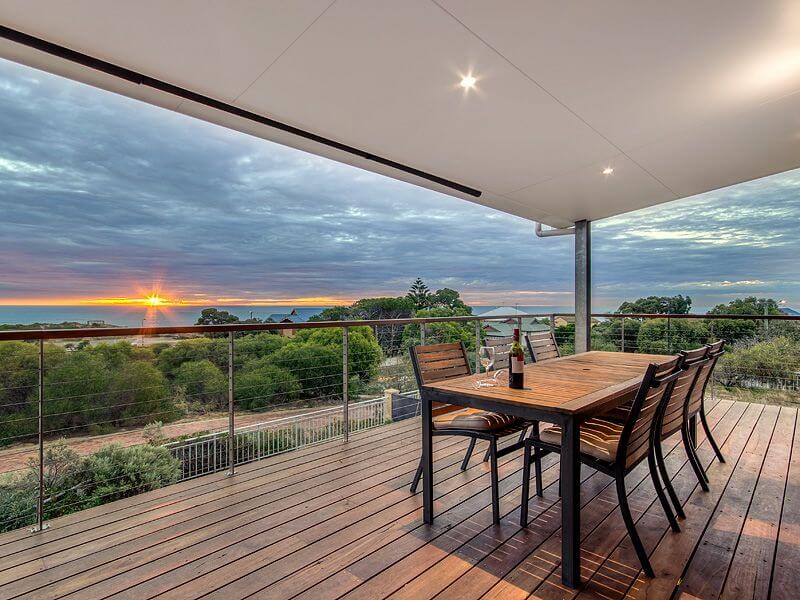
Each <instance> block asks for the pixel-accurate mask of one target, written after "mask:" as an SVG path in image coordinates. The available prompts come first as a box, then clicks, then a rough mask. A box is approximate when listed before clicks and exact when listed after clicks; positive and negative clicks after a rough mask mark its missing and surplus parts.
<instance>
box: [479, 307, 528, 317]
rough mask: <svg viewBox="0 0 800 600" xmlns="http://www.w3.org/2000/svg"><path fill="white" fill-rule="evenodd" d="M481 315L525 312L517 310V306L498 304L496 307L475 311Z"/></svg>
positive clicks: (519, 313)
mask: <svg viewBox="0 0 800 600" xmlns="http://www.w3.org/2000/svg"><path fill="white" fill-rule="evenodd" d="M477 314H479V315H480V316H481V317H494V316H506V315H524V314H526V313H525V312H523V311H521V310H519V309H518V308H512V307H511V306H498V307H497V308H493V309H492V310H487V311H486V312H482V313H477Z"/></svg>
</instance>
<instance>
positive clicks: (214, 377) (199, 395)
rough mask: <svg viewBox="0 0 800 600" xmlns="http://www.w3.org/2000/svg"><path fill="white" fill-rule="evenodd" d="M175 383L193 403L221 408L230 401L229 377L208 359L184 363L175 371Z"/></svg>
mask: <svg viewBox="0 0 800 600" xmlns="http://www.w3.org/2000/svg"><path fill="white" fill-rule="evenodd" d="M174 383H175V385H176V386H179V387H181V388H183V390H184V392H185V394H186V399H187V400H188V401H189V402H191V403H198V404H200V405H201V406H205V407H212V408H221V407H222V406H225V405H226V404H227V402H228V378H227V376H226V375H223V373H222V371H220V370H219V369H218V368H217V367H216V366H215V365H214V363H212V362H211V361H210V360H208V359H203V360H193V361H189V362H185V363H183V364H182V365H181V366H180V367H178V369H176V371H175V379H174Z"/></svg>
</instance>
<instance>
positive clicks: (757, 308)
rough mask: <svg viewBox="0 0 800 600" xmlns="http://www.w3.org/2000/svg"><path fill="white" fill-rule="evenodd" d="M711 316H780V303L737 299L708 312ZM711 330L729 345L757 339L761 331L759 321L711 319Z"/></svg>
mask: <svg viewBox="0 0 800 600" xmlns="http://www.w3.org/2000/svg"><path fill="white" fill-rule="evenodd" d="M707 314H709V315H754V316H755V315H758V316H762V315H764V314H768V315H780V314H783V313H781V311H780V310H779V309H778V303H777V302H776V301H775V300H773V299H772V298H756V297H755V296H749V297H747V298H736V299H735V300H731V301H730V302H728V303H727V304H717V305H716V306H715V307H714V308H712V309H711V310H710V311H708V313H707ZM708 326H709V328H711V327H713V328H714V335H715V337H717V338H718V339H722V340H725V341H726V342H728V343H729V344H733V343H735V342H739V341H746V340H750V339H752V338H755V337H756V336H757V335H758V331H759V320H757V319H752V320H751V319H713V320H712V319H709V320H708Z"/></svg>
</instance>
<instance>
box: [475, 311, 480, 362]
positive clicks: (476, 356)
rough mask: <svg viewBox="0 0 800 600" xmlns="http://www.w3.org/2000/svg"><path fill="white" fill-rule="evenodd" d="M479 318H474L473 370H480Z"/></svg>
mask: <svg viewBox="0 0 800 600" xmlns="http://www.w3.org/2000/svg"><path fill="white" fill-rule="evenodd" d="M480 350H481V320H480V319H475V372H476V373H480V372H481V357H480Z"/></svg>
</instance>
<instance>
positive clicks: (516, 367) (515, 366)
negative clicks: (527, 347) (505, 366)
mask: <svg viewBox="0 0 800 600" xmlns="http://www.w3.org/2000/svg"><path fill="white" fill-rule="evenodd" d="M524 365H525V363H524V361H521V360H519V359H517V358H515V357H513V356H512V357H511V372H512V373H522V371H523V367H524Z"/></svg>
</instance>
